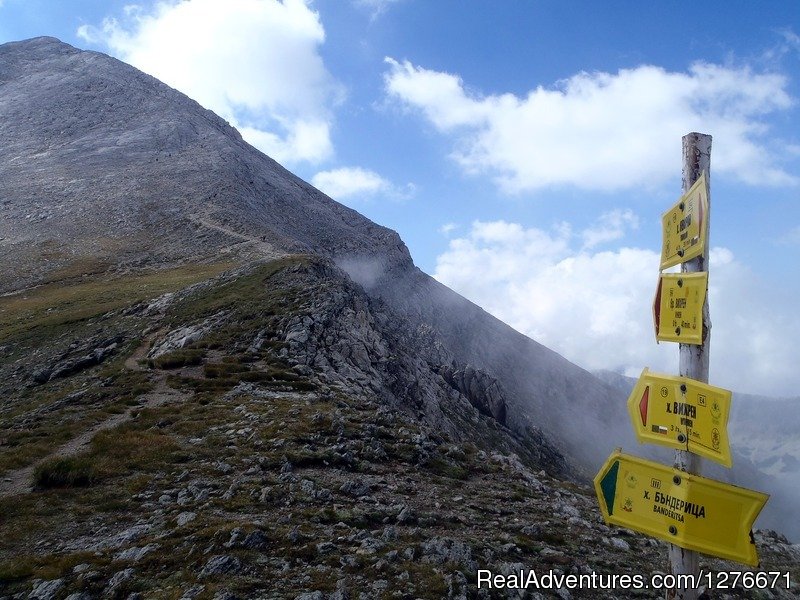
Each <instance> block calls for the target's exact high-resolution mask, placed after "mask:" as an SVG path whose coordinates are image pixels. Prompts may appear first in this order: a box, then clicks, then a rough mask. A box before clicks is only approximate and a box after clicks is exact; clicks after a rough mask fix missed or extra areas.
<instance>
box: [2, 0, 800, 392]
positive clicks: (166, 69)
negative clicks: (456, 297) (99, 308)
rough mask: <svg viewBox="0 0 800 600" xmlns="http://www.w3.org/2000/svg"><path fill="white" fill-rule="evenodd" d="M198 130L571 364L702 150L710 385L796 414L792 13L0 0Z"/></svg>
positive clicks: (603, 326) (610, 314)
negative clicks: (342, 215)
mask: <svg viewBox="0 0 800 600" xmlns="http://www.w3.org/2000/svg"><path fill="white" fill-rule="evenodd" d="M36 35H53V36H56V37H59V38H60V39H62V40H64V41H66V42H69V43H71V44H73V45H75V46H78V47H80V48H85V49H91V50H99V51H102V52H106V53H109V54H112V55H114V56H116V57H118V58H120V59H122V60H125V61H126V62H129V63H131V64H133V65H135V66H137V67H139V68H141V69H142V70H145V71H147V72H149V73H151V74H153V75H155V76H156V77H158V78H160V79H162V80H164V81H165V82H167V83H169V84H170V85H172V86H173V87H176V88H178V89H180V90H181V91H183V92H185V93H187V94H188V95H190V96H192V97H193V98H195V99H196V100H198V101H199V102H200V103H201V104H203V105H205V106H206V107H208V108H211V109H212V110H214V111H215V112H217V113H219V114H220V115H222V116H223V117H225V118H226V119H228V120H229V121H230V122H231V123H232V124H234V125H235V126H237V127H238V128H239V129H240V130H241V131H242V133H243V135H244V136H245V138H246V139H248V141H250V142H251V143H253V144H254V145H256V146H257V147H259V148H260V149H262V150H263V151H265V152H266V153H268V154H270V155H271V156H273V158H276V159H277V160H279V162H281V163H282V164H284V165H285V166H286V167H287V168H289V169H290V170H292V171H294V172H295V173H297V174H298V175H300V176H301V177H303V178H304V179H306V180H308V181H310V182H313V183H314V184H315V185H317V187H319V188H321V189H322V190H323V191H326V192H327V193H329V195H331V196H332V197H334V198H335V199H337V200H339V201H341V202H343V203H345V204H347V205H349V206H351V207H353V208H355V209H356V210H358V211H360V212H362V213H363V214H365V215H366V216H368V217H370V218H371V219H373V220H374V221H376V222H378V223H381V224H383V225H386V226H388V227H391V228H393V229H395V230H397V231H398V232H399V233H400V235H401V236H402V237H403V239H404V240H405V242H406V243H407V245H408V246H409V249H410V250H411V253H412V255H413V257H414V259H415V261H416V263H417V264H418V265H419V266H420V267H421V268H422V269H423V270H425V271H426V272H428V273H430V274H432V275H434V276H435V277H437V278H438V279H440V280H441V281H443V282H444V283H446V284H447V285H450V286H451V287H453V288H454V289H456V290H457V291H459V292H460V293H462V294H464V295H466V296H467V297H469V298H470V299H472V300H473V301H475V302H477V303H478V304H480V305H481V306H483V307H484V308H485V309H486V310H488V311H490V312H492V313H493V314H495V315H496V316H498V317H499V318H501V319H503V320H504V321H506V322H507V323H509V324H511V325H512V326H514V327H516V328H517V329H519V330H520V331H523V332H524V333H526V334H529V335H531V337H533V338H534V339H536V340H538V341H540V342H542V343H544V344H545V345H547V346H549V347H551V348H553V349H554V350H556V351H558V352H560V353H561V354H563V355H564V356H566V357H567V358H569V359H570V360H573V361H574V362H577V363H578V364H580V365H582V366H584V367H586V368H589V369H596V368H609V369H615V370H621V371H623V372H626V373H628V374H632V375H638V373H639V372H640V371H641V369H642V367H644V366H648V367H650V368H651V369H652V370H655V371H659V370H660V371H662V372H668V373H674V372H676V370H677V362H678V359H677V355H678V350H677V347H676V346H675V345H674V344H669V343H662V344H660V345H657V344H656V343H655V340H654V335H653V331H652V319H651V306H652V299H653V293H654V290H655V284H656V281H657V277H658V252H659V251H660V243H661V240H660V229H659V219H660V215H661V213H662V212H663V211H665V210H666V209H667V208H669V206H671V205H672V204H673V203H674V202H675V201H676V200H677V198H678V196H679V195H680V169H681V150H680V149H681V146H680V144H681V139H680V138H681V136H682V135H683V134H684V133H688V132H689V131H693V130H696V131H701V132H704V133H710V134H712V135H713V136H714V146H713V149H712V183H711V186H712V194H711V201H712V207H713V216H712V226H711V227H712V229H711V245H712V264H711V283H710V306H711V316H712V322H713V325H714V327H713V336H712V352H711V383H713V384H716V385H721V386H723V387H728V388H731V389H734V390H737V391H749V392H753V393H761V394H772V395H789V396H800V374H798V369H797V364H798V363H799V362H800V351H799V350H798V347H797V339H798V337H800V316H798V311H797V301H796V298H797V296H798V293H800V276H798V273H800V269H798V259H800V203H799V202H798V201H799V200H800V126H799V125H798V123H800V118H798V117H800V104H799V103H798V101H799V100H800V4H798V3H797V2H796V0H785V1H774V2H766V3H754V2H744V1H726V2H705V3H694V2H669V3H667V2H661V3H655V2H654V3H645V2H610V3H597V2H588V1H587V2H569V1H548V2H542V1H534V0H531V1H526V2H523V1H511V0H508V1H503V2H496V1H493V2H477V1H475V2H466V1H455V0H452V1H450V0H447V1H446V0H436V1H429V0H316V1H314V2H302V1H301V0H283V2H279V1H278V0H227V1H226V2H219V1H217V0H181V1H178V0H173V1H169V2H160V3H154V2H149V1H148V2H139V3H137V4H133V3H131V2H118V1H111V2H109V1H104V2H99V1H93V0H91V1H90V0H85V1H80V0H75V1H72V2H59V1H55V0H51V1H45V0H0V42H5V41H11V40H18V39H24V38H28V37H33V36H36Z"/></svg>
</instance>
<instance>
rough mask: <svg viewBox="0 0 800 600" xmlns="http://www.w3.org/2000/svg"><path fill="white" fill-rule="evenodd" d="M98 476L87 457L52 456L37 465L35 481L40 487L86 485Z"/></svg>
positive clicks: (34, 473) (34, 474) (34, 475)
mask: <svg viewBox="0 0 800 600" xmlns="http://www.w3.org/2000/svg"><path fill="white" fill-rule="evenodd" d="M95 478H96V474H95V471H94V469H93V468H92V464H91V463H90V462H89V461H88V460H87V459H86V458H85V457H66V458H61V457H59V458H51V459H48V460H46V461H44V462H43V463H42V464H40V465H39V466H37V467H36V469H35V470H34V472H33V481H34V484H35V486H36V487H37V488H38V489H49V488H59V487H84V486H87V485H91V484H92V483H93V482H94V481H95Z"/></svg>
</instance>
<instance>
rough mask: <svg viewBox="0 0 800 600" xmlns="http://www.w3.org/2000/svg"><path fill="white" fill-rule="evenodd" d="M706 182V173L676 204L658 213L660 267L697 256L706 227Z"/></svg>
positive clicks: (703, 246)
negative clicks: (660, 232) (660, 240)
mask: <svg viewBox="0 0 800 600" xmlns="http://www.w3.org/2000/svg"><path fill="white" fill-rule="evenodd" d="M707 224H708V185H707V184H706V174H705V172H703V174H702V176H701V177H700V179H698V180H697V181H696V182H695V184H694V185H693V186H692V187H691V188H690V189H689V191H688V192H686V193H685V194H684V195H683V196H681V198H680V199H679V200H678V202H676V203H675V206H673V207H672V208H670V209H669V210H668V211H667V212H665V213H664V214H663V215H662V216H661V226H662V230H663V236H662V245H661V270H662V271H663V270H664V269H666V268H667V267H671V266H673V265H677V264H679V263H682V262H686V261H687V260H691V259H692V258H695V257H697V256H700V255H701V254H702V253H703V251H704V249H705V245H706V237H708V235H707V229H708V225H707Z"/></svg>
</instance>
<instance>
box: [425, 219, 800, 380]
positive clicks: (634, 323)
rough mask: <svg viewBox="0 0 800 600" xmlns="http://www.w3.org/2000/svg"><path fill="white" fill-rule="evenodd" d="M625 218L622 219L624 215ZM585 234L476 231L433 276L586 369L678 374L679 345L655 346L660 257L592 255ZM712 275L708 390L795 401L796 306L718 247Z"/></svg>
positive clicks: (509, 228)
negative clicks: (654, 316)
mask: <svg viewBox="0 0 800 600" xmlns="http://www.w3.org/2000/svg"><path fill="white" fill-rule="evenodd" d="M622 214H625V213H622ZM603 220H604V217H601V218H600V221H601V222H602V221H603ZM585 239H586V231H580V232H577V233H573V232H572V228H571V227H570V226H569V225H568V224H560V225H559V226H558V227H556V228H554V229H552V230H547V231H546V230H542V229H536V228H525V227H523V226H521V225H519V224H515V223H508V222H504V221H494V222H475V223H473V224H472V228H471V230H470V231H469V233H468V234H466V235H465V236H464V237H460V238H457V239H453V240H451V241H450V245H449V248H448V250H447V251H446V252H445V253H443V254H442V255H440V256H439V257H438V259H437V265H436V271H435V275H434V276H435V277H436V278H437V279H438V280H439V281H441V282H442V283H444V284H446V285H448V286H450V287H451V288H453V289H454V290H456V291H457V292H459V293H461V294H463V295H464V296H466V297H467V298H469V299H471V300H472V301H474V302H476V303H477V304H479V305H480V306H482V307H483V308H484V309H486V310H487V311H489V312H490V313H492V314H494V315H495V316H497V317H498V318H500V319H502V320H503V321H505V322H506V323H508V324H509V325H511V326H512V327H514V328H515V329H517V330H519V331H521V332H523V333H525V334H527V335H529V336H530V337H532V338H533V339H535V340H536V341H538V342H540V343H542V344H544V345H546V346H548V347H549V348H551V349H553V350H555V351H557V352H559V353H560V354H562V355H563V356H565V357H566V358H568V359H569V360H571V361H573V362H576V363H577V364H579V365H581V366H583V367H585V368H588V369H613V370H621V371H623V372H626V373H628V374H635V375H638V374H639V372H641V369H642V367H645V366H648V367H650V368H651V369H653V370H654V371H661V372H667V373H676V372H677V367H678V348H677V345H676V344H670V343H661V344H656V341H655V334H654V332H653V323H652V306H653V299H654V293H655V288H656V283H657V281H658V263H659V255H658V254H657V253H656V252H653V251H651V250H646V249H640V248H627V247H622V248H618V249H616V250H614V251H592V250H591V249H588V248H587V247H586V246H585V243H584V244H583V246H581V243H582V242H584V240H585ZM710 262H711V266H710V273H711V275H710V277H711V279H710V291H709V294H710V308H711V320H712V324H713V328H712V343H711V382H712V383H714V384H715V385H720V386H723V387H728V388H730V389H734V390H737V391H751V392H755V393H762V394H776V395H798V391H797V388H796V386H797V383H798V379H797V371H796V356H797V353H796V350H795V341H794V340H796V339H797V337H798V336H800V318H799V317H798V316H797V315H796V312H795V309H794V301H793V300H792V299H791V298H788V297H786V298H783V297H782V296H781V293H780V291H778V290H776V289H769V288H767V287H766V284H765V283H764V282H761V281H759V280H758V278H757V276H756V275H755V274H753V273H752V272H750V271H749V270H748V269H747V268H746V267H745V266H744V265H742V264H741V263H739V262H737V260H736V259H735V257H734V255H733V253H732V252H731V251H730V250H728V249H725V248H714V249H713V250H712V254H711V261H710Z"/></svg>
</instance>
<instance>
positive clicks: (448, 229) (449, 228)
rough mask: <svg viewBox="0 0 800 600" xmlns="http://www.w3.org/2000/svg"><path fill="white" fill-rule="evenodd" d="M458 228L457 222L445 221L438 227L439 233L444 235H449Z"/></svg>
mask: <svg viewBox="0 0 800 600" xmlns="http://www.w3.org/2000/svg"><path fill="white" fill-rule="evenodd" d="M458 228H459V225H458V223H445V224H444V225H442V226H441V227H439V233H441V234H442V235H443V236H445V237H450V234H451V233H453V232H454V231H455V230H456V229H458Z"/></svg>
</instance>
